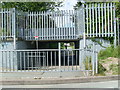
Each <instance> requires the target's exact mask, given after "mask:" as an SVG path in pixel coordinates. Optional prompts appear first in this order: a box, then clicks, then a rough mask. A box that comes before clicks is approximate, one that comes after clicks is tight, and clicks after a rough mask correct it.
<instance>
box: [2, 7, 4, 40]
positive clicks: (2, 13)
mask: <svg viewBox="0 0 120 90" xmlns="http://www.w3.org/2000/svg"><path fill="white" fill-rule="evenodd" d="M1 13H2V16H1V20H2V26H1V28H2V32H1V33H2V34H1V35H2V40H3V35H4V34H3V22H4V18H3V15H4V14H3V9H1Z"/></svg>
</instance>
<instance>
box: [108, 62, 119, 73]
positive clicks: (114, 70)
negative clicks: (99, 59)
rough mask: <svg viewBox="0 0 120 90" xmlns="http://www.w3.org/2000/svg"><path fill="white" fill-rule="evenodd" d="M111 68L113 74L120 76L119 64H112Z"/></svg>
mask: <svg viewBox="0 0 120 90" xmlns="http://www.w3.org/2000/svg"><path fill="white" fill-rule="evenodd" d="M109 68H110V70H112V71H113V74H115V75H116V74H118V64H111V65H110V66H109Z"/></svg>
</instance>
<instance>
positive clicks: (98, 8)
mask: <svg viewBox="0 0 120 90" xmlns="http://www.w3.org/2000/svg"><path fill="white" fill-rule="evenodd" d="M98 18H99V37H100V34H101V32H100V29H101V28H100V4H98Z"/></svg>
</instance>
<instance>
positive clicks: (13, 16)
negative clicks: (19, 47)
mask: <svg viewBox="0 0 120 90" xmlns="http://www.w3.org/2000/svg"><path fill="white" fill-rule="evenodd" d="M12 20H13V21H12V22H13V24H12V25H13V26H12V27H13V31H14V40H13V41H14V49H16V29H15V28H16V22H15V21H16V20H15V8H13V15H12Z"/></svg>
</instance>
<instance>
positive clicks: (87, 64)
mask: <svg viewBox="0 0 120 90" xmlns="http://www.w3.org/2000/svg"><path fill="white" fill-rule="evenodd" d="M83 64H84V65H85V69H86V70H91V69H92V64H91V57H86V58H85V59H84V62H83Z"/></svg>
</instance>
